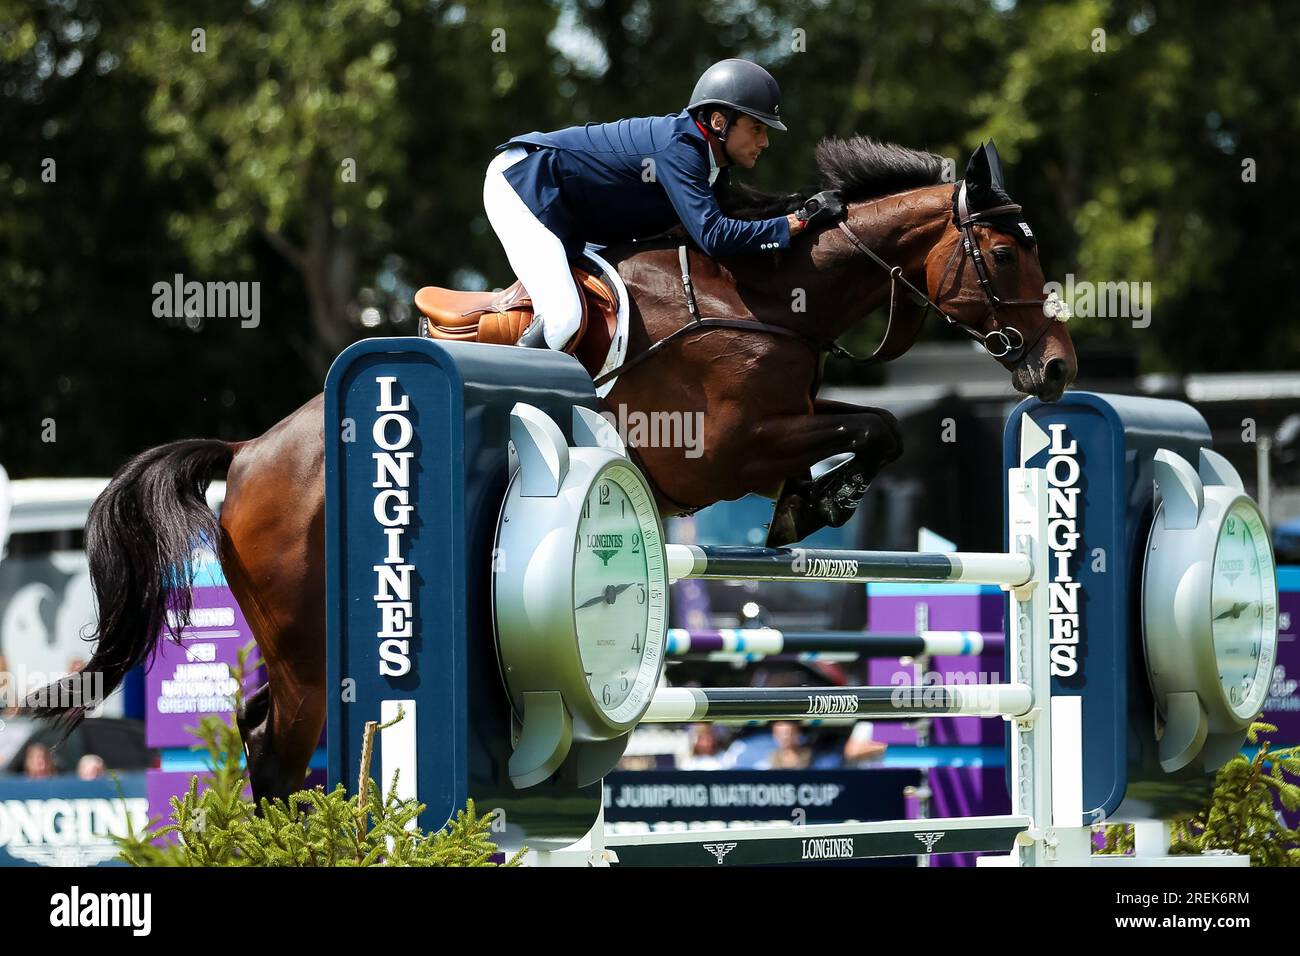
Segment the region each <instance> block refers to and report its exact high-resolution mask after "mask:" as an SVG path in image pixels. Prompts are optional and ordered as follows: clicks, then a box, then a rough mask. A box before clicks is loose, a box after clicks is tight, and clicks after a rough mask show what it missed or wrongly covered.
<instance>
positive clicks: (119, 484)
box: [31, 137, 1077, 801]
mask: <svg viewBox="0 0 1300 956" xmlns="http://www.w3.org/2000/svg"><path fill="white" fill-rule="evenodd" d="M817 165H818V168H819V171H820V173H821V176H822V179H823V180H824V185H823V188H831V189H838V190H839V191H840V192H841V194H842V196H843V198H844V200H845V205H846V208H847V214H846V217H845V218H844V220H842V221H841V222H840V223H839V224H838V226H832V227H827V228H825V229H822V230H820V231H818V232H816V233H812V232H805V233H803V234H801V235H799V236H797V237H795V239H794V240H793V241H792V243H791V245H790V248H789V249H786V250H780V251H776V252H769V253H762V254H752V255H746V256H728V257H723V258H719V259H716V260H714V259H710V258H708V257H705V256H703V255H701V254H699V252H698V250H697V251H694V252H691V253H690V259H691V264H690V268H691V272H692V275H693V284H694V290H695V297H696V300H697V304H698V309H699V312H700V313H701V314H702V315H709V316H724V317H728V319H729V320H731V321H730V324H727V323H718V324H714V325H704V326H700V327H698V328H695V329H693V330H692V332H691V334H689V335H675V333H676V332H677V330H678V329H680V328H681V327H682V326H683V324H684V322H686V321H689V319H687V318H686V308H685V306H684V304H683V303H684V298H683V287H682V284H681V269H680V267H679V253H678V251H677V249H676V248H675V247H664V246H663V245H662V244H659V245H653V244H652V245H651V246H650V247H649V248H645V247H644V246H638V245H631V246H629V247H626V248H620V249H608V250H605V252H604V255H605V257H606V259H607V260H608V261H610V262H611V263H612V264H613V265H614V266H615V267H616V268H617V269H618V272H619V274H620V275H621V276H622V278H623V280H624V282H625V284H626V286H627V288H628V290H629V293H630V295H631V298H632V299H633V304H634V308H632V310H631V313H632V314H631V328H630V332H629V343H628V355H629V356H632V357H633V360H632V362H631V363H630V364H629V365H628V366H627V367H625V369H624V370H623V372H622V373H621V374H620V375H619V376H618V379H617V382H616V384H615V386H614V387H613V389H612V390H611V391H610V392H609V394H608V395H607V397H606V399H605V407H606V408H607V409H609V410H617V409H619V408H620V407H623V408H625V409H626V410H630V411H640V412H644V413H646V414H647V415H651V414H658V413H662V412H665V411H667V412H678V413H683V414H694V413H702V414H703V422H704V434H703V452H702V454H700V455H699V456H698V457H688V456H687V455H686V454H685V453H684V452H685V450H684V449H681V448H663V447H644V448H640V449H637V452H638V455H639V458H640V462H641V465H642V467H643V469H644V470H645V472H646V474H647V477H648V478H649V479H650V482H651V484H652V485H653V486H654V488H655V490H656V498H657V503H658V505H659V507H660V509H661V513H662V514H663V516H665V517H667V516H670V515H673V514H680V513H683V512H685V511H690V510H694V509H697V508H699V507H703V506H706V505H709V504H712V503H713V502H716V501H721V500H727V499H734V498H739V497H741V496H743V495H746V494H749V493H759V494H763V495H766V496H768V497H770V498H776V499H778V505H777V510H776V512H775V513H774V518H773V523H772V526H771V534H770V536H769V542H770V543H772V544H785V543H790V542H793V541H797V540H799V539H800V538H802V537H803V536H804V535H805V534H806V533H808V532H809V531H810V530H815V528H816V527H820V526H823V525H825V524H839V523H842V522H843V521H844V520H847V517H848V516H849V514H851V513H852V508H853V507H855V506H856V504H857V500H858V499H859V498H860V497H861V493H862V491H863V490H865V488H866V486H867V484H868V483H869V482H870V481H871V479H872V478H873V477H874V476H875V474H876V473H877V472H878V471H879V470H880V469H881V468H882V467H883V466H884V465H885V464H887V463H888V462H889V461H892V460H894V459H895V458H897V457H898V456H899V454H901V452H902V444H901V438H900V431H899V427H898V423H897V421H896V420H895V419H894V417H893V416H892V415H890V414H889V412H887V411H885V410H883V409H875V408H862V407H857V406H853V405H847V404H842V403H835V402H827V401H824V400H821V399H818V398H817V397H816V389H817V385H818V384H819V382H820V377H821V364H822V358H823V356H824V354H825V350H827V349H829V348H831V347H832V346H833V343H834V342H835V340H836V339H837V338H838V337H839V336H840V335H841V334H843V333H844V332H845V331H847V330H848V329H850V328H852V327H853V326H854V325H855V324H856V323H858V322H859V321H861V320H862V319H863V318H864V317H865V316H866V315H867V314H868V313H870V312H872V311H873V310H875V309H877V308H881V307H888V308H889V311H890V322H889V328H888V330H887V332H886V334H885V339H884V341H883V342H882V343H881V346H880V347H879V348H877V349H876V351H875V358H877V359H888V358H893V357H896V355H897V354H901V353H902V352H904V351H906V349H907V347H909V346H910V345H911V344H912V341H913V340H914V339H915V336H916V333H917V330H918V329H919V321H920V320H919V319H917V318H915V310H912V311H911V312H910V313H909V312H908V311H907V310H905V309H903V308H900V305H899V302H898V299H899V297H900V289H901V290H902V294H904V295H907V296H909V297H912V298H915V299H916V300H917V301H919V302H921V303H922V305H923V306H924V309H923V310H922V311H921V313H920V315H921V318H922V319H923V318H924V315H925V314H926V312H928V311H930V310H934V311H937V312H938V313H939V315H940V316H941V317H942V318H944V319H945V320H946V321H947V322H948V323H950V324H951V325H953V326H954V327H955V328H958V329H959V330H961V331H962V332H964V333H966V334H968V335H970V336H971V337H972V338H975V339H976V340H978V341H980V342H981V343H982V344H983V345H984V347H985V348H986V349H987V351H988V352H989V353H990V355H992V356H993V357H994V358H995V359H996V360H997V361H999V362H1000V363H1002V365H1003V366H1004V367H1006V368H1007V370H1008V371H1009V372H1010V375H1011V382H1012V385H1013V386H1014V387H1015V388H1016V389H1017V390H1018V391H1020V392H1024V393H1026V394H1030V395H1035V396H1037V397H1039V398H1041V399H1044V400H1046V401H1054V400H1055V399H1057V398H1059V397H1060V396H1061V394H1062V392H1063V391H1064V390H1065V388H1066V387H1067V386H1068V385H1069V383H1070V382H1071V381H1073V379H1074V376H1075V373H1076V371H1077V366H1076V359H1075V354H1074V348H1073V345H1072V343H1071V341H1070V337H1069V334H1068V332H1067V331H1066V329H1065V326H1064V324H1063V322H1062V321H1059V319H1060V318H1061V316H1053V315H1052V314H1050V313H1051V311H1052V310H1051V309H1049V308H1045V304H1044V303H1045V300H1044V298H1043V297H1042V290H1043V288H1044V285H1045V282H1044V277H1043V273H1042V268H1041V266H1040V264H1039V260H1038V254H1037V249H1036V247H1035V245H1034V242H1033V234H1032V232H1031V231H1030V230H1029V227H1028V225H1027V224H1026V223H1025V222H1024V221H1023V219H1022V218H1021V217H1020V207H1019V206H1017V205H1015V204H1014V203H1013V202H1011V200H1010V198H1009V197H1008V196H1007V195H1006V192H1005V189H1004V187H1003V182H1002V171H1001V167H1000V162H999V160H998V157H997V152H996V150H995V149H994V148H993V146H992V144H991V143H989V144H986V145H984V146H982V147H981V148H979V149H977V150H976V151H975V153H974V154H973V155H972V157H971V159H970V162H969V164H968V166H967V169H966V176H965V179H964V180H961V181H959V182H957V183H952V182H945V181H943V179H942V175H941V174H942V160H941V159H940V158H939V157H937V156H935V155H933V154H929V153H922V152H916V151H912V150H907V149H904V148H902V147H898V146H893V145H887V144H879V143H876V142H873V141H872V140H869V139H867V138H865V137H853V138H850V139H848V140H837V139H831V140H826V141H823V142H822V143H820V144H819V145H818V148H817ZM802 201H803V197H801V196H797V195H790V196H785V197H769V196H763V195H762V194H756V193H746V194H744V195H741V196H740V197H739V198H737V197H736V196H734V195H733V196H732V197H730V198H729V199H728V202H730V203H731V204H732V205H733V207H737V208H736V211H733V212H732V214H733V215H744V214H747V215H749V216H750V218H759V217H764V218H765V217H767V216H773V215H781V214H783V213H785V212H788V211H791V210H793V209H794V208H797V207H798V205H800V204H801V203H802ZM743 202H749V204H750V207H751V208H749V209H748V211H747V212H746V211H744V210H740V209H739V208H738V206H739V205H740V204H743ZM796 302H797V303H799V305H798V306H796V305H795V303H796ZM908 315H910V316H911V317H910V318H908V317H907V316H908ZM736 320H740V321H739V322H738V321H736ZM751 324H752V329H751V327H750V326H751ZM780 330H784V332H782V331H780ZM670 337H673V341H671V342H670V343H669V344H668V346H667V347H665V348H660V349H659V350H657V351H656V352H655V353H654V354H653V355H651V356H650V357H649V358H648V359H647V360H645V361H640V362H636V361H635V356H637V355H640V354H644V353H645V352H646V350H648V349H650V348H651V346H652V345H654V344H655V343H657V342H661V341H663V340H665V339H668V338H670ZM323 427H324V419H323V410H322V398H321V396H319V395H318V396H316V397H315V398H313V399H312V400H311V401H309V402H307V404H305V405H303V406H302V407H301V408H299V409H298V410H296V411H295V412H293V413H292V414H290V415H289V416H288V417H287V418H285V419H284V420H282V421H281V422H279V423H278V424H276V425H275V426H273V427H272V428H271V429H270V430H269V431H267V432H266V433H265V434H263V435H261V436H259V437H257V438H254V439H251V440H249V441H242V442H225V441H221V440H218V439H189V440H186V441H179V442H174V443H172V444H168V445H163V446H161V447H158V448H152V449H149V450H148V451H145V452H143V453H141V454H139V455H137V456H136V457H135V458H133V459H131V460H130V461H129V462H127V463H126V464H125V465H124V466H123V467H122V468H121V469H120V470H119V471H118V473H117V474H116V475H115V476H114V478H113V480H112V482H111V483H110V484H109V486H108V487H107V488H106V489H105V490H104V492H103V493H102V494H101V495H100V496H99V498H98V499H97V500H96V501H95V503H94V505H93V506H92V508H91V510H90V514H89V518H88V521H87V524H86V553H87V557H88V560H89V564H90V574H91V580H92V582H93V584H94V589H95V595H96V599H97V601H98V605H99V625H98V632H97V637H98V643H97V645H96V648H95V651H94V654H93V656H92V658H91V660H90V663H89V665H88V667H89V668H90V669H91V670H99V671H102V672H103V674H104V686H105V688H106V689H107V690H112V689H113V688H114V687H116V686H117V685H118V684H119V683H120V682H121V680H122V678H123V677H124V675H125V674H126V673H127V671H129V670H130V669H131V668H133V667H136V666H138V665H140V664H141V663H143V662H145V661H146V660H147V659H148V658H149V657H150V655H151V653H152V650H153V648H154V645H155V643H156V641H157V640H158V638H159V636H160V634H161V633H162V631H163V628H164V627H166V628H168V630H169V632H170V635H171V637H172V638H173V639H179V633H180V629H181V628H182V627H184V626H185V625H186V624H187V623H188V620H189V617H188V615H189V612H190V608H191V594H190V590H189V586H190V584H192V580H191V572H190V571H189V566H190V558H191V554H192V552H193V550H194V548H195V546H196V543H197V542H201V541H205V540H206V541H207V542H216V543H217V551H218V554H219V557H220V560H221V564H222V567H223V568H224V570H225V574H226V577H227V580H228V581H229V584H230V588H231V590H232V591H233V593H234V595H235V598H236V600H238V602H239V604H240V607H241V608H242V609H243V611H244V614H245V616H246V617H247V619H248V622H249V624H250V626H251V627H252V630H253V633H254V636H255V637H256V639H257V643H258V646H259V649H260V652H261V656H262V659H263V661H264V662H265V665H266V668H267V677H268V681H267V684H266V685H264V686H263V687H261V688H259V689H258V690H257V691H255V692H254V693H252V694H251V695H250V696H249V697H248V699H247V701H246V702H245V705H244V707H243V709H242V711H241V712H240V714H239V715H238V722H239V728H240V732H241V735H242V739H243V743H244V748H245V752H246V757H247V765H248V769H249V776H250V781H251V784H252V789H253V795H254V798H255V799H257V800H259V801H260V799H261V798H264V797H285V796H287V795H288V794H289V793H292V792H294V791H296V790H298V789H299V788H300V787H301V786H302V784H303V781H304V779H305V776H306V773H307V766H308V761H309V759H310V757H311V755H312V753H313V751H314V750H315V748H316V744H317V741H318V740H319V738H320V734H321V730H322V726H323V723H324V720H325V705H326V695H327V694H328V693H337V692H339V689H338V688H329V687H326V686H325V684H326V677H325V674H326V664H325V652H324V647H325V600H324V580H325V573H324V543H323V533H324V518H323V512H324V494H325V477H324V436H323ZM832 456H841V457H842V458H843V457H846V456H849V457H847V460H845V461H844V462H843V464H842V465H841V466H840V467H837V468H836V469H834V470H833V471H831V472H828V473H827V474H825V475H822V476H821V477H820V478H818V480H817V481H813V480H812V477H811V472H810V469H811V467H812V466H813V465H814V464H817V463H819V462H822V461H824V460H825V459H828V458H831V457H832ZM223 470H224V471H226V473H227V478H226V498H225V505H224V507H223V508H222V511H221V516H220V518H219V519H218V518H217V517H216V516H214V515H213V513H212V512H211V511H210V510H209V508H208V506H207V504H206V501H205V498H204V492H205V490H206V488H207V486H208V484H209V483H210V481H211V480H212V479H213V477H214V476H216V475H217V474H218V473H220V472H221V471H223ZM169 611H172V612H173V614H172V616H171V617H170V618H169V615H168V612H169ZM41 693H44V692H42V691H38V692H37V694H38V695H39V694H41ZM50 699H54V700H58V699H63V700H67V699H69V697H67V696H64V695H52V696H49V697H46V698H45V700H50ZM32 703H33V704H35V703H39V698H37V697H35V696H34V698H33V700H32ZM31 711H32V712H33V713H35V714H36V715H37V716H39V717H43V718H47V719H58V720H60V721H61V722H63V723H64V724H65V726H68V727H71V726H72V725H74V724H75V723H76V722H77V721H78V720H80V719H81V717H82V716H84V708H70V709H67V710H61V709H56V708H52V707H37V706H33V707H32V708H31Z"/></svg>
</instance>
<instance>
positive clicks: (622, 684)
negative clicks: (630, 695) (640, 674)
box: [618, 675, 632, 693]
mask: <svg viewBox="0 0 1300 956" xmlns="http://www.w3.org/2000/svg"><path fill="white" fill-rule="evenodd" d="M631 686H632V685H631V684H630V683H628V679H627V675H624V676H622V677H620V678H619V681H618V689H619V690H621V691H622V692H623V693H627V690H628V688H629V687H631Z"/></svg>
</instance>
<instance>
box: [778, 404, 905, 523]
mask: <svg viewBox="0 0 1300 956" xmlns="http://www.w3.org/2000/svg"><path fill="white" fill-rule="evenodd" d="M815 409H816V410H815V412H814V414H813V415H812V416H811V417H809V416H802V415H800V416H789V417H783V418H779V419H775V420H773V421H772V422H770V423H765V424H764V425H763V426H762V428H761V429H760V431H761V432H762V438H763V447H764V449H765V451H766V453H767V456H768V458H769V459H771V458H773V457H775V461H776V462H779V463H782V464H783V465H784V466H785V467H786V468H787V470H786V471H784V475H785V476H786V477H785V478H784V481H783V482H782V484H781V492H780V494H779V496H778V498H777V503H776V507H775V509H774V510H773V513H772V524H771V525H770V527H769V528H768V535H767V544H768V546H769V547H781V546H783V545H787V544H792V543H794V542H796V541H802V540H803V539H804V538H806V537H807V536H808V535H810V534H812V533H813V532H815V531H818V530H820V529H821V528H825V527H832V528H838V527H840V526H841V525H843V524H844V523H845V522H846V521H848V520H849V518H851V517H852V516H853V513H854V511H855V510H856V509H857V507H858V503H859V502H860V501H861V500H862V496H863V494H865V493H866V490H867V487H868V486H869V485H870V484H871V481H872V479H874V478H875V477H876V475H877V474H879V472H880V470H881V469H882V468H883V467H884V466H885V465H887V464H888V463H889V462H891V461H893V460H894V459H896V458H898V456H899V455H901V454H902V452H903V441H902V431H901V429H900V428H899V425H898V420H897V419H896V418H894V416H893V415H891V414H890V413H889V412H887V411H885V410H884V409H878V408H862V407H860V406H856V405H846V404H844V403H842V402H831V401H826V400H823V399H818V400H817V402H816V403H815ZM844 454H848V455H851V456H852V457H850V458H848V459H847V460H845V461H843V462H841V463H839V464H837V465H835V466H834V467H832V468H830V469H829V470H827V471H826V472H824V473H823V474H820V475H818V476H817V477H816V478H813V477H812V474H811V471H810V469H811V467H812V466H813V465H815V464H817V463H818V462H821V461H824V460H826V459H827V458H831V457H833V456H835V455H844Z"/></svg>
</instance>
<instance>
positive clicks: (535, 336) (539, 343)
mask: <svg viewBox="0 0 1300 956" xmlns="http://www.w3.org/2000/svg"><path fill="white" fill-rule="evenodd" d="M544 331H545V327H544V326H543V325H542V320H541V319H539V318H537V317H536V316H533V321H532V322H530V323H528V328H526V329H524V331H523V333H522V334H521V335H520V336H519V341H517V342H516V343H515V345H522V346H523V347H524V348H526V349H544V348H549V347H550V346H548V345H547V344H546V336H545V335H544V334H543V332H544Z"/></svg>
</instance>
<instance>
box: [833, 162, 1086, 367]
mask: <svg viewBox="0 0 1300 956" xmlns="http://www.w3.org/2000/svg"><path fill="white" fill-rule="evenodd" d="M1019 212H1020V206H1019V205H1017V204H1015V203H1007V204H1006V205H1002V206H994V207H992V208H990V209H981V210H980V211H979V212H976V213H972V212H970V209H969V206H968V205H967V200H966V183H965V182H964V181H963V182H962V183H961V186H960V187H959V189H958V192H957V209H956V217H955V219H956V225H957V230H958V232H960V233H961V244H960V245H958V246H956V247H954V248H953V250H952V255H951V256H949V257H948V263H947V265H945V266H944V270H943V275H942V276H941V277H940V279H939V287H940V288H942V287H943V285H944V282H945V280H946V279H947V277H948V274H949V273H950V272H952V270H953V267H954V264H955V263H956V261H957V253H958V252H961V253H962V254H963V255H964V257H965V258H966V259H967V260H968V261H969V262H970V264H971V268H972V269H973V270H974V271H975V278H976V279H977V280H978V282H979V287H980V291H981V292H983V293H984V301H985V303H986V304H987V305H988V311H987V312H985V317H986V318H987V317H989V316H991V317H992V318H993V323H994V324H993V328H992V329H991V330H990V331H988V332H981V331H980V330H979V329H975V328H971V327H970V326H969V325H965V324H964V323H962V322H959V321H957V319H955V318H953V317H952V316H951V315H949V314H948V313H947V312H945V311H944V309H943V307H942V306H941V305H939V303H937V302H935V301H934V300H933V299H931V298H930V297H929V296H928V295H927V294H926V293H925V292H923V291H922V290H920V289H918V288H917V287H916V286H915V285H913V284H912V283H911V281H909V280H908V278H907V277H906V276H905V275H903V267H902V266H891V265H890V264H889V263H888V262H886V261H885V260H884V259H882V258H881V257H880V256H878V255H876V253H875V252H874V251H872V250H871V249H870V248H869V247H868V246H867V245H866V244H865V243H863V242H862V240H861V239H859V238H858V237H857V236H855V235H854V234H853V230H851V229H850V228H849V227H848V225H847V224H846V223H845V222H844V220H840V221H839V222H838V223H836V225H837V226H839V229H840V231H841V232H842V233H844V235H845V236H846V237H847V238H848V240H849V242H851V243H852V244H853V246H854V248H855V249H857V250H858V251H859V252H861V253H862V254H864V255H865V256H866V257H867V258H868V259H870V260H871V261H872V262H874V263H875V264H876V265H878V266H880V267H881V268H882V269H884V270H885V271H886V272H888V273H889V326H890V327H892V326H893V322H894V307H895V305H896V304H897V301H898V286H899V285H900V284H901V285H902V286H903V287H904V288H906V289H907V290H908V292H909V293H910V294H911V295H912V296H913V298H915V299H916V301H917V302H918V303H920V304H921V305H923V306H924V307H925V314H926V315H928V314H929V312H930V310H931V309H933V310H934V311H935V312H937V313H939V315H941V316H942V317H943V318H944V320H945V321H946V322H947V323H948V324H949V325H951V326H955V327H956V328H957V329H959V330H961V331H962V332H963V333H965V334H966V335H968V336H970V337H971V338H972V339H974V340H975V341H977V342H979V343H980V345H982V346H984V350H985V351H986V352H988V353H989V355H991V356H993V357H994V358H995V359H1000V360H1004V361H1007V362H1013V363H1017V364H1018V363H1020V362H1022V361H1024V359H1025V356H1026V355H1028V354H1029V352H1030V350H1032V349H1033V348H1034V346H1036V345H1037V344H1038V343H1039V341H1040V340H1041V339H1042V337H1043V336H1044V335H1046V334H1047V330H1048V329H1049V328H1051V326H1052V323H1054V322H1064V321H1065V320H1066V319H1067V318H1068V315H1067V314H1066V312H1065V309H1064V307H1063V305H1062V304H1061V303H1060V301H1059V299H1057V297H1056V296H1055V295H1050V296H1046V297H1044V298H1041V299H1003V298H1000V297H999V296H998V294H997V291H996V290H995V289H994V288H993V278H992V276H990V275H989V270H988V265H987V263H985V261H984V254H983V253H982V252H980V247H979V243H978V242H976V241H975V231H974V227H975V226H976V225H979V224H981V223H987V222H988V220H990V219H992V218H994V217H997V216H1005V215H1008V214H1010V213H1019ZM949 301H950V302H954V301H958V300H957V298H956V296H955V295H954V297H953V298H952V299H950V300H949ZM1049 303H1054V304H1055V308H1053V309H1051V310H1050V311H1049V309H1048V308H1047V306H1048V305H1049ZM1029 306H1035V307H1037V308H1038V309H1039V310H1040V311H1041V312H1042V314H1043V321H1042V322H1041V323H1040V324H1039V326H1038V328H1037V330H1035V332H1034V334H1033V336H1032V337H1031V338H1030V339H1029V341H1026V340H1025V336H1024V334H1023V333H1021V331H1020V330H1019V329H1017V328H1015V327H1014V326H1010V325H1004V324H1002V323H1000V322H999V321H998V309H1017V308H1026V307H1029ZM924 318H925V316H924V315H923V316H922V320H923V321H924Z"/></svg>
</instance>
